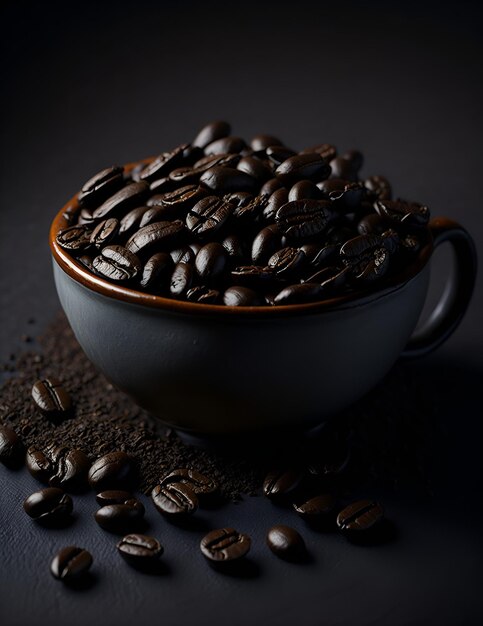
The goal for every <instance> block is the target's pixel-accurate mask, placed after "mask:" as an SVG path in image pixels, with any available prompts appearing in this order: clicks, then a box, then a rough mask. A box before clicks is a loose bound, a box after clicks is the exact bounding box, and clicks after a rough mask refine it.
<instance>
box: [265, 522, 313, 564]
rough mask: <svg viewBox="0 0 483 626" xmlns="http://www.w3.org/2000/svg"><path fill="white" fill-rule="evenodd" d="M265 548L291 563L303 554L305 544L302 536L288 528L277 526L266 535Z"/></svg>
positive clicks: (281, 525)
mask: <svg viewBox="0 0 483 626" xmlns="http://www.w3.org/2000/svg"><path fill="white" fill-rule="evenodd" d="M267 546H268V547H269V548H270V550H271V551H272V552H273V554H275V555H276V556H278V557H280V558H282V559H286V560H287V561H292V560H296V559H298V558H300V557H301V556H303V555H304V553H305V542H304V540H303V539H302V535H301V534H300V533H299V532H297V531H296V530H295V529H294V528H291V527H290V526H285V525H283V524H277V525H276V526H272V528H270V530H269V531H268V534H267Z"/></svg>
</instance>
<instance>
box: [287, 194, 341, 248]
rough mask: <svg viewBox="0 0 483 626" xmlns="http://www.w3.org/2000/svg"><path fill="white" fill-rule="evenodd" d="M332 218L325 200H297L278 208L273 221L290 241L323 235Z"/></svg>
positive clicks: (328, 203) (328, 204) (329, 207)
mask: <svg viewBox="0 0 483 626" xmlns="http://www.w3.org/2000/svg"><path fill="white" fill-rule="evenodd" d="M331 218H332V210H331V206H330V202H328V201H327V200H297V201H294V202H287V204H285V205H283V206H282V207H280V208H279V209H278V211H277V214H276V215H275V220H276V222H277V224H278V227H279V228H280V231H281V232H282V233H283V234H284V235H287V237H289V238H290V239H291V240H294V241H296V240H300V239H302V240H303V239H310V238H311V237H314V236H316V235H320V234H321V233H323V232H324V231H325V230H326V229H327V226H328V225H329V222H330V220H331Z"/></svg>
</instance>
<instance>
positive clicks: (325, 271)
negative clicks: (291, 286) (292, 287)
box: [304, 266, 350, 291]
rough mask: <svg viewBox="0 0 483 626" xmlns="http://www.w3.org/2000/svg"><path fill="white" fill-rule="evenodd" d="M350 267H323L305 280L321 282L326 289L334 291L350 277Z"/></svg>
mask: <svg viewBox="0 0 483 626" xmlns="http://www.w3.org/2000/svg"><path fill="white" fill-rule="evenodd" d="M349 273H350V267H349V266H346V267H342V268H341V267H334V266H331V267H323V268H322V269H319V270H318V271H317V272H316V273H315V274H312V275H311V276H309V277H308V278H307V279H306V280H305V281H304V282H307V283H319V285H320V286H321V287H322V289H323V290H324V291H333V290H335V289H338V288H340V287H342V286H343V285H345V283H346V282H347V279H348V277H349Z"/></svg>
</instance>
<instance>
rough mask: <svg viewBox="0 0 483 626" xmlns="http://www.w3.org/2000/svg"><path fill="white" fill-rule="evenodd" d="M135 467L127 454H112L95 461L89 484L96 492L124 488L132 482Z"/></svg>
mask: <svg viewBox="0 0 483 626" xmlns="http://www.w3.org/2000/svg"><path fill="white" fill-rule="evenodd" d="M133 474H134V466H133V460H132V458H131V457H130V456H129V455H128V454H126V453H125V452H110V453H109V454H106V455H105V456H102V457H101V458H99V459H97V460H96V461H94V463H93V464H92V465H91V468H90V470H89V475H88V478H89V484H90V486H91V487H92V488H93V489H95V490H96V491H98V492H99V491H104V490H106V489H117V488H122V487H124V486H125V485H126V484H129V483H130V482H132V479H133Z"/></svg>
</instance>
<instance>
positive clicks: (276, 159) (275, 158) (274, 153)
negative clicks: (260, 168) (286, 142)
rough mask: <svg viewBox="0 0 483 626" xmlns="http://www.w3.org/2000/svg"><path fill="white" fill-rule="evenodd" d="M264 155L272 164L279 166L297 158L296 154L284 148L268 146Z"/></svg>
mask: <svg viewBox="0 0 483 626" xmlns="http://www.w3.org/2000/svg"><path fill="white" fill-rule="evenodd" d="M265 153H266V155H267V157H268V158H269V159H270V161H271V162H272V163H274V164H275V165H281V164H282V163H283V162H284V161H286V160H287V159H290V158H292V157H294V156H297V153H296V152H294V150H291V149H290V148H287V147H286V146H275V145H272V146H269V147H268V148H267V149H266V150H265Z"/></svg>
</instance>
